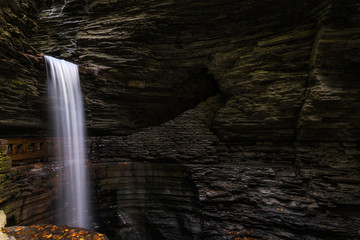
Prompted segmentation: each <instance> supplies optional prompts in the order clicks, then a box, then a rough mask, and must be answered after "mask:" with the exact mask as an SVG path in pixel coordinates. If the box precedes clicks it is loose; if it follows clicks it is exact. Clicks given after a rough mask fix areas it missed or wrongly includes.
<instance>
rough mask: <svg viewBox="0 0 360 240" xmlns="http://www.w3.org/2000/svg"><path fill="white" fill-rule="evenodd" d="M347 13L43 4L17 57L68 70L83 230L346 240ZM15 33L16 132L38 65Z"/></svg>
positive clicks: (352, 155) (354, 48)
mask: <svg viewBox="0 0 360 240" xmlns="http://www.w3.org/2000/svg"><path fill="white" fill-rule="evenodd" d="M22 2H24V1H22ZM15 8H16V7H15ZM23 9H24V11H29V9H32V8H24V7H23ZM6 11H7V12H6ZM6 11H5V10H4V11H3V12H2V14H3V15H2V16H3V17H2V19H5V17H4V16H6V19H11V20H13V19H15V20H16V19H22V18H21V17H19V16H22V15H21V14H22V13H21V12H17V10H16V9H13V8H11V7H10V8H6ZM29 12H31V11H29ZM33 12H34V13H35V11H33ZM5 13H6V14H8V15H4V14H5ZM27 16H28V17H29V16H31V19H35V17H34V16H35V15H34V14H33V13H32V14H28V15H27ZM359 16H360V14H359V4H358V3H357V1H355V0H345V1H341V2H339V1H335V0H315V1H314V0H313V1H297V2H294V1H288V0H277V1H267V0H258V1H252V0H242V1H233V0H225V1H220V2H219V1H212V0H208V1H190V0H186V1H166V0H164V1H160V2H159V1H140V2H139V1H118V0H111V1H104V0H88V1H85V2H84V1H80V0H68V1H65V3H64V1H55V3H54V4H53V5H52V6H51V8H50V9H47V10H44V11H43V12H42V13H41V14H40V15H39V21H38V22H33V23H34V24H38V26H39V31H38V32H37V34H36V35H35V36H34V37H33V38H32V40H31V46H32V47H35V48H36V49H37V50H34V49H33V50H31V51H33V52H32V53H31V54H36V51H39V52H43V53H46V54H49V55H53V56H55V57H60V58H65V59H67V60H70V61H73V62H76V63H78V64H80V65H81V68H82V70H83V75H82V85H83V89H84V95H85V105H86V113H87V126H88V129H89V132H90V133H91V134H92V135H93V136H94V138H92V139H90V142H91V148H90V150H91V151H90V157H91V167H92V170H91V171H92V176H93V179H94V182H93V191H94V208H95V211H96V214H97V215H98V216H99V219H100V220H99V222H98V223H99V227H100V228H102V229H105V230H106V231H108V232H109V233H110V234H109V235H110V236H115V238H123V239H236V238H240V239H241V238H245V237H246V238H256V239H358V238H359V234H360V233H359V232H358V229H359V228H360V219H359V210H358V209H359V203H360V194H359V183H360V179H359V174H358V173H359V170H360V166H359V161H358V158H359V155H360V145H359V137H360V136H359V133H360V132H359V127H358V123H359V122H360V112H359V111H358V109H359V99H360V97H359V89H360V88H359V75H360V74H359V68H358V67H357V66H358V65H359V62H360V59H359V57H358V56H359V54H358V53H359V48H360V43H359V34H360V29H359V23H360V22H359ZM5 22H6V23H7V22H8V21H3V23H2V24H1V27H3V28H4V26H6V27H7V28H6V29H11V25H9V24H5ZM13 22H14V23H12V25H13V26H17V27H18V28H19V26H20V25H22V24H20V23H22V22H21V21H20V20H19V21H18V22H16V21H13ZM24 24H25V26H29V24H28V23H27V22H25V23H24ZM26 24H27V25H26ZM34 26H35V25H34ZM4 29H5V28H4ZM19 29H20V28H19ZM22 31H25V30H24V29H23V30H21V31H19V33H20V34H21V32H22ZM6 32H8V33H10V32H11V31H10V30H7V31H6ZM6 32H5V33H6ZM15 32H16V31H15ZM15 32H11V36H12V37H10V36H8V35H7V36H8V37H6V38H5V37H4V36H5V35H4V36H3V38H4V39H6V41H4V42H2V43H1V44H2V45H0V46H1V47H2V48H3V49H6V46H7V45H9V46H10V42H11V41H12V40H11V39H15V41H13V42H11V43H12V44H13V46H15V47H13V48H12V49H13V50H12V51H10V52H9V53H6V54H5V55H4V58H1V61H2V63H1V67H2V68H3V66H5V67H4V69H5V68H6V69H10V70H6V71H8V72H6V74H4V73H3V71H2V74H0V75H1V76H4V77H3V78H2V79H1V83H2V86H0V88H1V89H2V90H1V93H2V95H1V98H2V99H1V100H2V101H1V103H0V108H1V110H2V112H4V114H5V115H2V116H1V118H0V119H1V124H2V126H6V128H3V129H10V127H12V126H13V128H12V129H10V130H11V131H7V132H8V133H12V134H14V133H15V135H16V134H19V133H20V131H18V132H14V131H13V129H18V130H19V129H20V125H19V124H13V123H16V121H17V122H20V121H25V123H26V124H27V125H28V126H37V127H38V128H41V124H42V123H43V122H44V121H45V120H46V118H45V117H44V114H43V111H42V110H39V108H38V107H35V106H38V105H37V104H40V103H39V102H45V101H44V97H45V94H44V89H43V85H42V84H40V83H39V82H38V81H39V79H37V78H36V77H35V75H36V74H39V73H40V72H41V66H38V65H36V64H37V63H35V62H36V61H35V60H31V62H32V64H33V65H29V64H28V63H27V62H26V61H25V59H24V57H21V56H20V55H21V54H19V53H20V52H21V50H22V48H23V46H29V47H30V45H29V44H28V43H29V40H27V39H26V38H21V37H20V38H19V40H17V37H16V36H17V35H16V33H15ZM32 33H33V32H31V33H30V35H31V34H32ZM30 35H29V36H30ZM21 36H22V35H21ZM24 39H25V40H26V41H25V40H24ZM19 41H20V42H19ZM3 43H6V44H7V45H6V44H3ZM29 51H30V50H29ZM3 52H5V51H3ZM21 59H23V60H24V61H21ZM33 61H35V62H33ZM15 66H19V68H16V69H17V70H16V71H15ZM9 67H12V68H9ZM25 67H28V68H25ZM4 71H5V70H4ZM25 71H28V72H29V75H26V76H25V75H24V74H23V73H24V72H25ZM38 71H40V72H38ZM21 74H23V75H21ZM13 76H14V77H13ZM20 77H23V79H25V80H26V81H25V83H24V84H22V85H21V84H18V85H19V86H18V88H12V87H11V86H12V85H11V83H12V81H13V79H17V78H20ZM33 82H34V83H33ZM13 84H14V83H13ZM36 84H38V85H36ZM20 85H21V88H20ZM16 86H17V85H16ZM16 89H18V92H17V93H20V95H19V96H21V97H18V95H16V94H15V92H16V91H15V90H16ZM30 89H34V91H38V95H36V94H35V95H36V97H39V98H36V100H35V99H33V98H32V96H35V95H34V92H32V91H30ZM213 95H216V96H213ZM210 96H213V97H210ZM200 102H201V103H200ZM5 103H6V104H5ZM19 103H21V104H22V105H19ZM24 104H26V106H25V105H24ZM40 105H41V104H40ZM15 106H16V107H15ZM40 109H43V108H40ZM3 116H4V118H2V117H3ZM32 129H34V128H32ZM20 130H21V129H20ZM35 130H37V129H36V128H35ZM0 134H1V135H2V136H6V132H3V131H2V132H1V133H0ZM107 135H116V136H107ZM6 179H7V178H6ZM14 184H15V183H14ZM7 202H11V201H10V200H7Z"/></svg>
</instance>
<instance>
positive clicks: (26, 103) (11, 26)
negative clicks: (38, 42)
mask: <svg viewBox="0 0 360 240" xmlns="http://www.w3.org/2000/svg"><path fill="white" fill-rule="evenodd" d="M46 2H49V1H46V0H43V1H32V0H23V1H17V0H13V1H6V0H1V1H0V55H1V57H0V83H1V84H0V113H1V114H0V132H1V133H0V134H1V136H2V137H3V136H22V137H24V136H26V135H39V134H41V132H39V131H40V130H43V129H46V125H45V123H44V122H45V121H46V111H45V110H46V105H45V101H44V100H45V99H46V97H45V96H46V91H45V86H44V82H45V76H46V75H45V72H44V71H42V72H40V71H39V70H41V63H40V62H39V60H38V59H37V58H36V57H34V55H36V54H37V51H36V50H35V49H34V48H33V47H32V46H31V45H30V44H29V41H28V39H29V38H30V37H31V36H32V35H33V34H34V33H35V32H36V30H37V23H36V19H37V14H38V12H39V11H40V8H41V7H43V5H45V4H46Z"/></svg>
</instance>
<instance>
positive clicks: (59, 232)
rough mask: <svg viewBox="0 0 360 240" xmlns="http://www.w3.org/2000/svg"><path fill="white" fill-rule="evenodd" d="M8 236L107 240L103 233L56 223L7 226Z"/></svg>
mask: <svg viewBox="0 0 360 240" xmlns="http://www.w3.org/2000/svg"><path fill="white" fill-rule="evenodd" d="M3 232H4V233H6V234H7V235H8V236H13V237H15V238H16V239H19V240H20V239H21V240H30V239H36V240H45V239H73V240H108V238H107V237H106V236H105V235H104V234H100V233H96V232H93V231H90V230H87V229H84V228H74V227H68V226H56V225H31V226H14V227H7V228H5V229H4V230H3Z"/></svg>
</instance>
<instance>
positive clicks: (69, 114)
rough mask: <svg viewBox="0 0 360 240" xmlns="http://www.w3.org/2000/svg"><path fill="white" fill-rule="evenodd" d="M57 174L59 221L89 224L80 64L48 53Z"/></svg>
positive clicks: (78, 225) (86, 225) (47, 64)
mask: <svg viewBox="0 0 360 240" xmlns="http://www.w3.org/2000/svg"><path fill="white" fill-rule="evenodd" d="M45 62H46V69H47V84H48V95H49V100H50V102H51V104H50V106H51V108H50V113H51V116H52V117H51V118H52V119H53V124H54V127H53V131H54V134H53V135H54V141H55V142H54V144H55V152H56V153H55V154H56V155H55V156H56V159H57V160H56V162H57V169H58V171H59V174H58V191H59V192H58V197H57V199H58V200H57V224H59V225H68V226H73V227H84V228H89V227H90V226H89V203H88V202H89V201H88V198H89V191H88V174H87V163H86V159H85V127H84V121H85V117H84V107H83V98H82V93H81V87H80V78H79V71H78V66H77V65H76V64H73V63H70V62H67V61H65V60H60V59H56V58H53V57H49V56H45Z"/></svg>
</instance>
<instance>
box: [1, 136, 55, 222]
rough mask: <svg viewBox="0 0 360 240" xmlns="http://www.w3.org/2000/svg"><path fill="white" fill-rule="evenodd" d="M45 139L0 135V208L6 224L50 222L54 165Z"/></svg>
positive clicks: (52, 202) (52, 204)
mask: <svg viewBox="0 0 360 240" xmlns="http://www.w3.org/2000/svg"><path fill="white" fill-rule="evenodd" d="M47 150H48V147H47V142H46V140H44V139H0V184H1V188H0V209H2V210H4V212H5V213H6V215H7V223H8V225H30V224H39V223H49V222H53V220H54V216H55V212H54V209H55V208H54V207H55V206H54V200H55V197H56V191H55V185H54V179H55V177H56V174H54V171H53V169H51V167H50V166H51V164H50V163H49V160H48V159H49V157H48V151H47Z"/></svg>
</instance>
